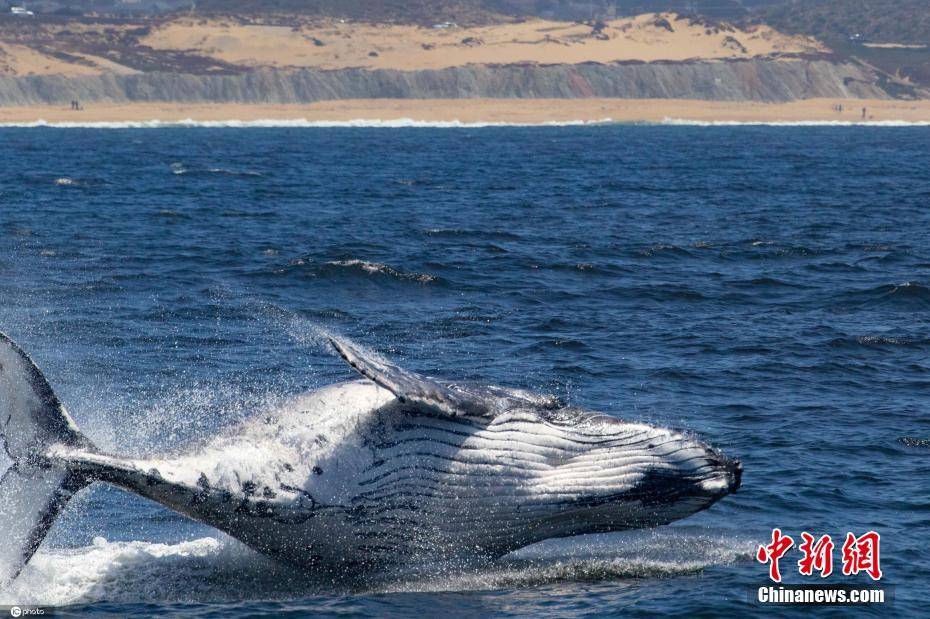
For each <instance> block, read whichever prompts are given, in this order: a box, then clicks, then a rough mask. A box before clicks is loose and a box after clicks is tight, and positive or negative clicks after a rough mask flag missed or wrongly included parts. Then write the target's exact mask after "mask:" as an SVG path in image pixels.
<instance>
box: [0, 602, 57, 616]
mask: <svg viewBox="0 0 930 619" xmlns="http://www.w3.org/2000/svg"><path fill="white" fill-rule="evenodd" d="M3 611H5V612H3ZM54 616H55V613H54V611H53V610H52V609H51V608H48V607H47V606H24V605H22V604H19V605H17V606H0V617H54Z"/></svg>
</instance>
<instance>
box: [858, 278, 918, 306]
mask: <svg viewBox="0 0 930 619" xmlns="http://www.w3.org/2000/svg"><path fill="white" fill-rule="evenodd" d="M842 301H843V303H844V304H846V303H849V304H853V305H856V306H865V307H891V308H896V309H926V308H927V307H930V288H928V287H927V286H924V285H922V284H918V283H916V282H904V283H901V284H885V285H882V286H876V287H875V288H869V289H867V290H857V291H855V292H850V293H847V294H846V295H844V296H843V298H842Z"/></svg>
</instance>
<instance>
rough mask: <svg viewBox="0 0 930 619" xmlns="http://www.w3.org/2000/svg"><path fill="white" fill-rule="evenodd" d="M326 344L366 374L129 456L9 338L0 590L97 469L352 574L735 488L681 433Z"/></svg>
mask: <svg viewBox="0 0 930 619" xmlns="http://www.w3.org/2000/svg"><path fill="white" fill-rule="evenodd" d="M330 343H331V344H332V345H333V347H334V348H335V349H336V350H337V351H338V352H339V354H340V355H341V356H342V358H343V359H345V361H346V362H347V363H348V364H349V365H350V366H351V367H352V368H354V369H355V370H356V371H357V372H358V373H359V374H361V379H360V380H355V381H351V382H344V383H340V384H336V385H332V386H329V387H325V388H322V389H319V390H316V391H313V392H311V393H308V394H306V395H304V396H301V397H298V398H296V399H294V400H293V401H292V402H291V403H290V404H289V405H287V406H284V407H282V408H280V409H279V410H276V411H274V412H270V413H262V414H261V415H258V416H256V417H254V418H252V419H249V420H248V421H246V422H244V423H242V424H240V425H238V426H236V427H234V428H231V429H229V430H228V431H225V432H223V433H221V434H220V435H218V436H217V437H215V438H214V439H213V440H211V441H210V442H209V443H207V444H206V445H204V446H201V447H199V448H197V449H196V450H195V451H194V452H192V453H186V454H182V455H174V456H171V457H162V458H121V457H118V456H115V455H110V454H107V453H104V452H102V451H101V450H99V449H97V448H96V447H95V446H94V444H93V443H92V442H91V441H90V440H89V439H88V438H86V437H85V436H84V435H83V434H82V433H81V432H80V431H79V430H78V428H77V427H76V426H75V424H74V422H73V421H72V419H71V417H70V416H69V415H68V413H67V412H66V410H65V408H64V407H63V406H62V404H61V403H60V402H59V400H58V398H57V397H56V395H55V393H54V392H53V391H52V388H51V387H50V386H49V384H48V382H47V381H46V379H45V377H44V376H43V375H42V373H41V372H40V371H39V369H38V368H37V367H36V365H35V364H34V363H33V361H32V360H31V359H30V358H29V356H28V355H27V354H26V353H25V352H24V351H23V350H22V349H21V348H20V347H19V346H17V345H16V344H15V343H14V342H13V341H12V340H11V339H10V338H8V337H7V336H5V335H3V334H0V434H2V439H3V442H4V445H5V447H6V451H7V452H8V453H9V455H10V457H11V458H12V459H13V462H14V464H13V466H12V467H11V468H10V469H9V470H8V471H7V472H6V474H5V475H4V476H3V478H2V480H0V587H3V586H5V585H6V584H9V582H10V581H12V580H13V579H14V578H15V577H16V576H17V575H18V574H19V572H20V571H21V570H22V568H23V567H24V566H25V565H26V563H27V562H28V561H29V559H30V558H31V557H32V556H33V554H34V553H35V552H36V550H37V548H38V547H39V545H40V544H41V542H42V540H43V539H44V537H45V535H46V534H47V532H48V531H49V529H50V527H51V526H52V524H53V523H54V521H55V519H56V517H57V516H58V515H59V513H60V512H61V510H62V509H63V508H64V507H65V505H66V503H67V502H68V500H69V499H70V498H71V496H72V495H73V494H74V493H75V492H77V491H79V490H81V489H82V488H84V487H86V486H87V485H89V484H91V483H94V482H104V483H108V484H112V485H114V486H117V487H119V488H122V489H125V490H128V491H130V492H134V493H136V494H139V495H142V496H143V497H146V498H148V499H151V500H153V501H157V502H158V503H161V504H162V505H164V506H166V507H168V508H170V509H172V510H174V511H176V512H178V513H180V514H182V515H184V516H187V517H189V518H192V519H194V520H196V521H199V522H202V523H206V524H208V525H211V526H213V527H215V528H217V529H220V530H222V531H224V532H226V533H228V534H229V535H231V536H233V537H235V538H237V539H239V540H241V541H242V542H244V543H245V544H246V545H248V546H250V547H251V548H253V549H255V550H257V551H259V552H261V553H264V554H266V555H269V556H271V557H274V558H276V559H279V560H282V561H285V562H288V563H291V564H295V565H298V566H303V567H308V568H318V569H320V570H326V571H332V573H337V574H338V573H342V574H358V575H365V574H372V573H376V572H377V571H378V570H380V569H383V568H385V567H387V566H392V565H394V566H396V565H398V564H401V565H404V566H414V565H418V564H419V565H424V564H428V563H429V562H430V561H440V560H449V559H457V558H460V557H461V558H465V557H474V558H495V557H500V556H502V555H504V554H506V553H508V552H511V551H513V550H516V549H518V548H521V547H523V546H526V545H529V544H532V543H534V542H538V541H541V540H544V539H548V538H555V537H567V536H572V535H579V534H584V533H594V532H610V531H620V530H624V529H631V528H640V527H651V526H656V525H661V524H666V523H669V522H672V521H674V520H678V519H680V518H684V517H686V516H689V515H691V514H694V513H695V512H698V511H700V510H703V509H705V508H707V507H709V506H710V505H712V504H713V503H714V502H715V501H717V500H719V499H720V498H722V497H724V496H725V495H727V494H728V493H731V492H734V491H736V489H737V488H738V487H739V485H740V477H741V472H742V468H741V466H740V464H739V462H738V461H736V460H732V459H728V458H726V457H724V456H723V455H722V454H721V453H720V452H718V451H716V450H714V449H711V448H710V447H708V446H706V445H705V444H703V443H701V442H700V441H698V440H696V439H695V438H693V437H690V436H688V435H687V434H683V433H681V432H678V431H674V430H669V429H663V428H659V427H654V426H651V425H646V424H642V423H631V422H625V421H621V420H619V419H617V418H614V417H611V416H608V415H603V414H596V413H591V412H587V411H583V410H580V409H577V408H573V407H570V406H566V405H564V404H563V403H562V402H560V401H559V400H558V399H556V398H554V397H549V396H541V395H537V394H534V393H530V392H527V391H523V390H518V389H508V388H503V387H493V386H476V385H471V384H460V383H453V382H448V381H443V380H439V379H435V378H429V377H425V376H420V375H418V374H414V373H412V372H409V371H405V370H403V369H401V368H399V367H397V366H396V365H394V364H392V363H390V362H388V361H386V360H384V359H382V358H380V357H379V356H377V355H374V354H372V353H367V352H363V351H362V349H360V348H359V347H357V346H355V345H354V344H352V343H351V342H349V341H347V340H344V339H342V338H336V337H333V338H330Z"/></svg>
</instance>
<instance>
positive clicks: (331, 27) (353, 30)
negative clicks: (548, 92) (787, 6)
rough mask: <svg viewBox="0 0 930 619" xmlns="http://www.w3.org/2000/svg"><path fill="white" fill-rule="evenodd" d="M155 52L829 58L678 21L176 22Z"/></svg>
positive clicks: (342, 64) (359, 63) (391, 58)
mask: <svg viewBox="0 0 930 619" xmlns="http://www.w3.org/2000/svg"><path fill="white" fill-rule="evenodd" d="M141 43H142V44H144V45H148V46H151V47H152V48H154V49H159V50H191V51H195V52H196V53H198V54H202V55H206V56H210V57H213V58H217V59H220V60H223V61H225V62H228V63H232V64H237V65H245V66H251V67H259V66H271V67H318V68H324V69H342V68H350V67H363V68H370V69H373V68H380V69H385V68H394V69H408V70H412V69H440V68H446V67H455V66H463V65H467V64H509V63H526V62H530V63H533V62H535V63H540V64H558V63H567V64H577V63H583V62H602V63H605V62H615V61H645V62H650V61H656V60H687V59H697V58H700V59H726V58H752V57H757V56H764V55H770V54H800V53H815V52H822V51H826V50H825V48H824V47H823V46H822V45H821V44H819V43H818V42H816V41H814V40H812V39H808V38H806V37H791V36H787V35H784V34H781V33H778V32H776V31H774V30H772V29H771V28H769V27H768V26H757V27H754V28H752V29H750V30H739V29H736V28H733V27H730V26H727V25H705V24H702V23H700V22H696V21H692V20H690V19H688V18H684V17H679V16H677V15H674V14H661V15H655V14H649V15H640V16H638V17H634V18H628V19H619V20H615V21H611V22H607V23H605V24H603V26H602V27H600V28H594V27H592V26H591V25H585V24H578V23H566V22H552V21H544V20H532V21H527V22H522V23H515V24H498V25H493V26H485V27H475V28H467V29H465V28H458V27H455V26H448V27H442V28H440V27H432V28H429V27H426V28H424V27H418V26H401V25H376V24H359V23H343V22H339V21H332V22H328V23H323V24H317V25H313V26H296V27H292V28H289V27H284V26H261V25H238V24H231V23H223V22H218V21H211V22H203V21H195V20H191V19H186V20H178V21H174V22H171V23H168V24H165V25H164V26H162V27H160V28H158V29H156V30H155V31H154V32H152V33H151V34H150V35H148V36H146V37H145V38H143V39H142V40H141Z"/></svg>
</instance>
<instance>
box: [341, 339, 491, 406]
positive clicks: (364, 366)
mask: <svg viewBox="0 0 930 619" xmlns="http://www.w3.org/2000/svg"><path fill="white" fill-rule="evenodd" d="M328 339H329V343H330V344H331V345H332V346H333V348H335V349H336V352H338V353H339V355H340V356H341V357H342V358H343V359H344V360H345V362H346V363H348V364H349V365H350V366H351V367H352V369H354V370H355V371H356V372H358V373H359V374H361V375H362V376H364V377H365V378H367V379H368V380H370V381H372V382H373V383H375V384H377V385H380V386H381V387H384V388H385V389H387V390H388V391H390V392H391V393H393V394H394V395H395V396H396V397H397V399H398V400H400V401H401V402H404V403H409V404H413V405H416V406H419V407H421V408H423V409H425V410H429V411H432V412H435V413H439V414H441V415H446V416H450V417H457V416H459V415H475V416H486V415H489V414H490V413H491V411H492V410H493V407H492V406H491V403H490V402H488V401H487V400H486V399H485V398H483V397H481V396H480V395H477V394H474V393H471V392H469V391H468V390H466V389H462V388H460V387H455V386H452V385H446V384H443V383H440V382H439V381H437V380H434V379H432V378H430V377H427V376H422V375H420V374H417V373H415V372H410V371H408V370H404V369H402V368H400V367H398V366H396V365H394V364H393V363H391V362H389V361H386V360H384V359H381V358H379V357H377V356H375V355H373V354H370V353H369V354H366V353H363V352H362V351H361V350H360V349H359V348H358V347H356V346H354V345H353V344H351V343H350V342H348V341H346V340H344V339H342V338H338V337H334V336H329V338H328Z"/></svg>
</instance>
